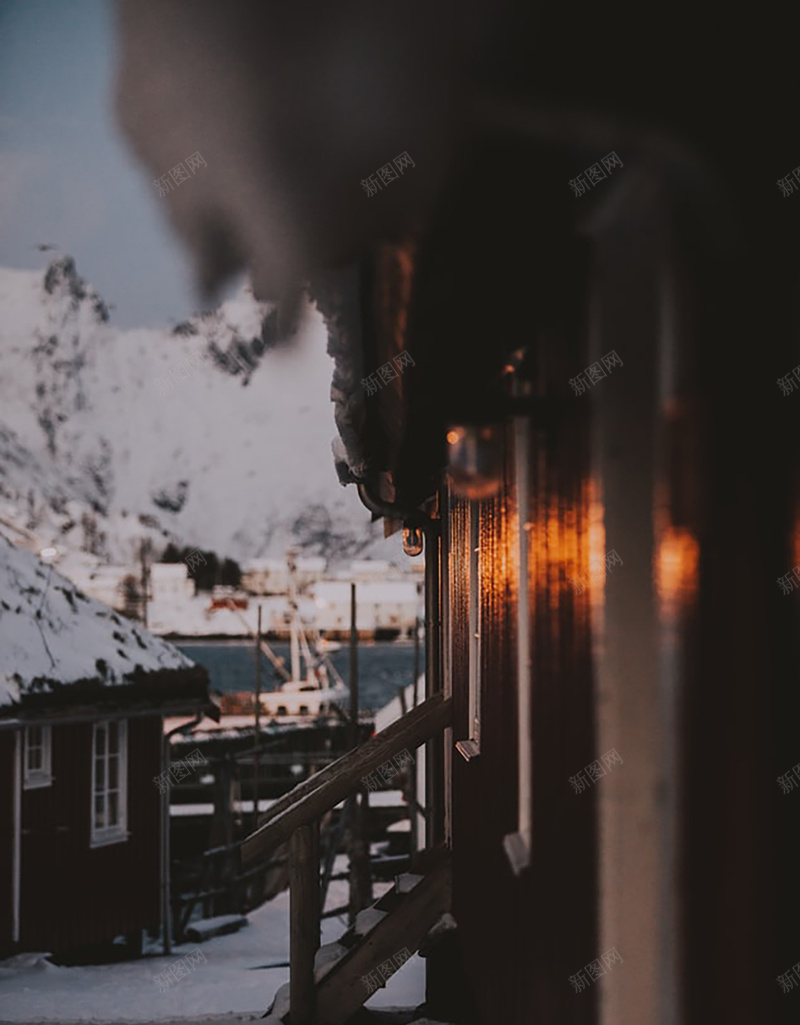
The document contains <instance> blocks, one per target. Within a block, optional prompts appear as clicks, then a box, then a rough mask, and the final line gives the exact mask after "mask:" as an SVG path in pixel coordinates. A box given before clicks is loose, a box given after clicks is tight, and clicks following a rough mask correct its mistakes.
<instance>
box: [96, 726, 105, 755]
mask: <svg viewBox="0 0 800 1025" xmlns="http://www.w3.org/2000/svg"><path fill="white" fill-rule="evenodd" d="M94 735H95V752H96V753H97V754H98V755H102V754H105V752H106V728H105V726H104V725H103V724H101V723H98V725H97V726H95V728H94Z"/></svg>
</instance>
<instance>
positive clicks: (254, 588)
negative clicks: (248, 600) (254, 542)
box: [242, 556, 328, 594]
mask: <svg viewBox="0 0 800 1025" xmlns="http://www.w3.org/2000/svg"><path fill="white" fill-rule="evenodd" d="M327 566H328V563H327V560H326V559H324V558H322V557H321V556H310V557H308V558H302V557H301V558H298V559H297V570H296V573H295V579H296V581H297V587H298V589H299V590H301V591H303V590H305V589H306V588H307V587H308V586H309V585H310V584H313V583H315V582H316V581H317V580H320V579H321V578H322V577H323V576H324V575H325V570H326V569H327ZM242 587H243V588H244V590H245V591H248V592H249V593H250V594H286V592H287V591H288V589H289V570H288V567H287V565H286V559H285V558H281V559H273V558H263V559H252V560H251V561H250V562H249V563H247V565H245V566H243V567H242Z"/></svg>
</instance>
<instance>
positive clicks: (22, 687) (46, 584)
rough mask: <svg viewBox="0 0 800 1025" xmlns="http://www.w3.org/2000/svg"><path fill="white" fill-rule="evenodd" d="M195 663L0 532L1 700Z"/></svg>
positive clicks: (120, 680) (119, 680)
mask: <svg viewBox="0 0 800 1025" xmlns="http://www.w3.org/2000/svg"><path fill="white" fill-rule="evenodd" d="M192 665H193V663H192V662H191V661H190V660H189V659H188V658H186V656H185V655H183V654H182V653H181V652H180V651H178V649H177V648H175V647H173V646H172V645H171V644H168V643H167V642H166V641H162V640H160V639H158V638H156V637H153V636H152V635H151V634H149V633H148V632H147V631H146V630H144V629H142V627H141V626H139V624H138V623H134V622H132V621H131V620H129V619H126V618H125V617H124V616H120V615H118V614H117V613H115V612H114V611H113V610H112V609H110V608H108V606H106V605H101V604H100V602H97V601H94V600H93V599H91V598H87V597H86V596H85V595H83V594H81V592H80V591H79V590H78V589H77V588H76V587H75V586H74V585H73V584H71V583H70V582H69V581H68V580H67V579H66V578H65V577H62V576H61V574H60V573H58V572H57V571H56V570H55V569H54V568H53V566H48V565H46V564H44V563H43V562H41V561H40V560H39V559H38V558H37V557H36V556H35V555H33V554H31V553H30V552H26V551H24V550H23V549H21V548H17V547H16V546H15V545H13V544H11V542H10V541H8V540H7V539H6V538H5V537H3V536H2V535H0V705H8V704H13V703H16V702H17V701H19V699H20V697H21V696H22V695H24V694H28V693H37V692H46V691H49V690H52V689H54V688H55V687H57V686H58V685H59V684H71V683H76V682H77V681H79V680H91V679H99V680H102V681H103V682H104V683H106V684H107V685H114V684H120V683H124V682H126V680H127V679H129V678H130V677H131V675H132V674H134V673H137V672H145V673H146V672H151V671H155V670H161V669H188V668H191V666H192Z"/></svg>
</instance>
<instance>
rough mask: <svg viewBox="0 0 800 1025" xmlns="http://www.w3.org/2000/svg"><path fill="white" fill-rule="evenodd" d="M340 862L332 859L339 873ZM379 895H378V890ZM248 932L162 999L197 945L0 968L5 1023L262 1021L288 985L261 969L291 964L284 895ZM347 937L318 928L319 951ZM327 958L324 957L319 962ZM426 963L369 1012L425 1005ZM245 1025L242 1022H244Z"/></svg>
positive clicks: (410, 964)
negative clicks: (117, 959)
mask: <svg viewBox="0 0 800 1025" xmlns="http://www.w3.org/2000/svg"><path fill="white" fill-rule="evenodd" d="M343 865H344V860H343V859H341V858H337V864H336V866H335V870H336V871H337V872H338V871H339V869H340V868H342V867H343ZM375 891H376V894H377V893H379V892H380V887H378V886H376V887H375ZM347 893H348V890H347V883H346V881H343V880H333V881H332V882H331V885H330V889H329V891H328V907H331V908H332V907H338V906H341V905H343V904H345V903H346V902H347ZM247 917H248V921H249V925H248V926H247V928H245V929H242V930H241V931H240V932H237V933H234V934H231V935H228V936H217V937H214V938H213V939H210V940H208V941H207V942H205V943H203V944H202V946H201V947H200V950H201V951H202V953H203V955H204V956H205V959H206V961H205V963H204V964H199V965H197V966H196V967H195V968H194V970H193V971H192V972H191V973H190V974H189V975H188V976H186V977H185V978H182V979H180V980H179V981H178V982H176V983H174V984H173V985H171V986H170V987H169V989H167V990H166V992H163V993H162V992H159V987H158V986H157V984H156V983H155V982H154V981H153V980H154V977H155V976H156V975H158V974H159V973H161V972H163V971H164V969H165V968H167V967H168V966H169V965H170V964H172V963H174V962H175V961H176V960H178V959H179V958H181V957H182V956H183V955H185V954H186V953H187V952H189V951H191V950H194V949H196V947H197V944H196V943H186V944H183V945H182V946H180V947H177V948H175V952H174V954H173V955H172V956H171V957H164V956H163V955H159V956H154V957H145V958H141V959H139V960H137V961H127V962H123V963H119V964H110V965H91V966H81V967H71V968H66V967H56V966H55V965H51V964H49V963H48V962H46V961H45V962H42V961H41V958H40V957H37V956H36V955H22V956H21V957H17V958H11V959H10V960H7V961H3V962H0V1006H2V1011H0V1014H2V1021H4V1022H24V1023H26V1025H32V1023H33V1022H37V1023H38V1022H56V1021H57V1022H87V1021H92V1022H95V1023H96V1022H98V1021H100V1022H115V1023H117V1022H165V1021H170V1020H172V1019H179V1020H183V1021H184V1022H186V1023H187V1025H188V1022H189V1021H191V1022H193V1023H194V1022H197V1023H201V1022H208V1025H211V1022H212V1021H214V1022H216V1020H217V1019H212V1018H210V1017H207V1016H211V1015H226V1014H238V1015H245V1014H257V1015H259V1016H260V1015H261V1014H263V1013H264V1011H265V1010H266V1009H267V1008H268V1007H269V1006H270V1004H271V1003H272V1000H273V997H274V996H275V993H276V991H277V990H278V988H279V987H280V986H282V985H283V984H284V983H286V982H287V981H288V979H289V969H288V968H265V967H264V966H265V965H269V964H274V963H277V962H286V961H288V959H289V894H288V892H283V893H281V894H279V895H278V896H277V897H276V898H275V899H274V900H272V901H270V902H269V903H267V904H265V905H263V906H262V907H260V908H258V909H257V910H256V911H253V912H250V913H249V914H248V916H247ZM345 931H346V922H345V921H344V919H343V918H342V919H336V918H328V919H324V920H323V922H322V937H321V942H322V944H323V945H324V944H329V943H334V942H335V941H336V940H337V939H338V938H339V936H341V935H342V934H343V933H344V932H345ZM326 956H328V955H322V957H321V959H322V958H324V957H326ZM424 972H425V961H424V959H423V958H420V957H418V956H416V955H415V956H414V957H412V958H410V959H409V960H408V961H407V962H406V963H405V964H404V965H403V966H402V967H401V968H400V969H399V971H398V972H396V973H395V975H393V976H392V977H391V979H389V981H388V983H387V985H386V987H385V988H383V989H379V990H378V991H377V992H376V993H375V994H374V995H373V996H372V997H370V1001H369V1006H370V1007H416V1006H417V1005H418V1004H420V1003H422V1001H423V999H424ZM245 1020H246V1019H245Z"/></svg>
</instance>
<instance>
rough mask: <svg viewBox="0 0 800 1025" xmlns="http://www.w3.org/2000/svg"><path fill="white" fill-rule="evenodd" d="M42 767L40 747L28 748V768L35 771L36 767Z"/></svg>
mask: <svg viewBox="0 0 800 1025" xmlns="http://www.w3.org/2000/svg"><path fill="white" fill-rule="evenodd" d="M41 767H42V749H41V748H40V747H32V748H29V749H28V768H29V769H30V770H31V771H32V772H35V771H36V770H37V769H41Z"/></svg>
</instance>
